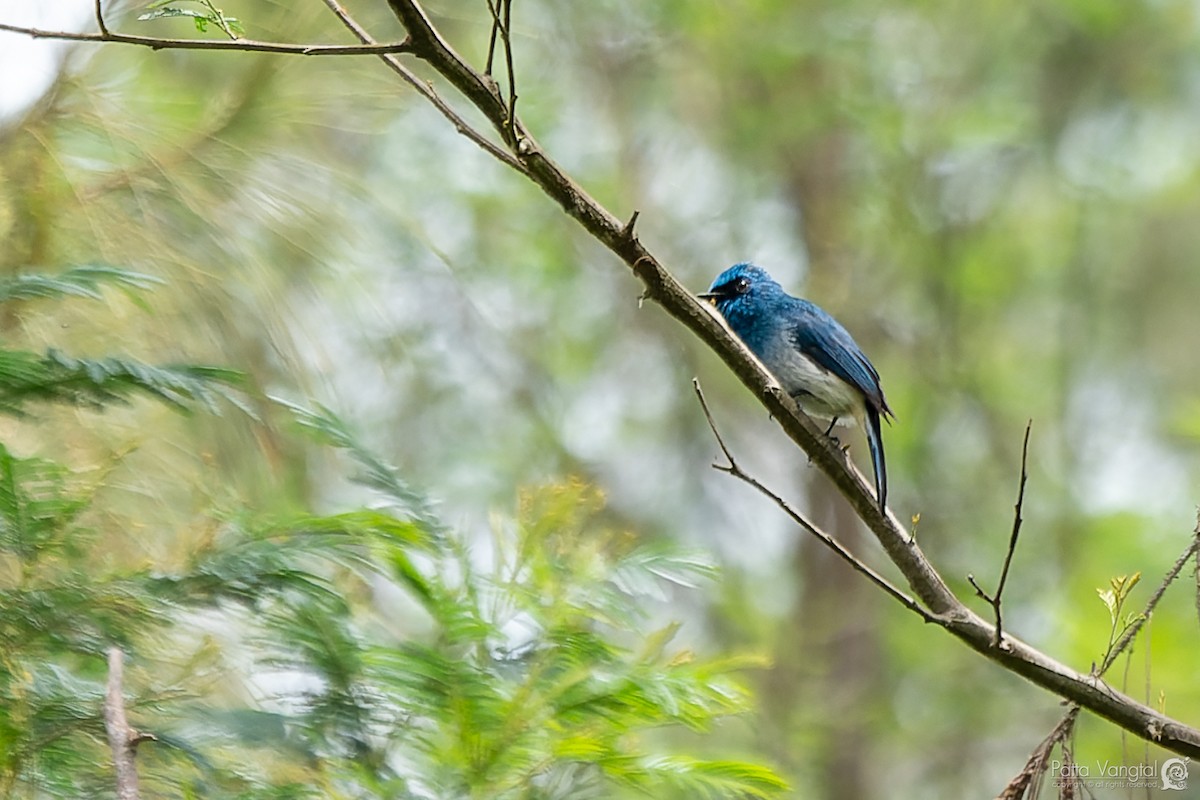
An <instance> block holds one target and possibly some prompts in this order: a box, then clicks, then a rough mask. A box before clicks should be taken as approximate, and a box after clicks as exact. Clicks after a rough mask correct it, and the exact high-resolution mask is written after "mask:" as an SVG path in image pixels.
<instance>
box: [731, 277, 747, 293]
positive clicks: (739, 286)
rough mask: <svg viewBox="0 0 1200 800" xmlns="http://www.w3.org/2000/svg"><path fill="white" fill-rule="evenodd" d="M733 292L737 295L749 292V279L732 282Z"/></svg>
mask: <svg viewBox="0 0 1200 800" xmlns="http://www.w3.org/2000/svg"><path fill="white" fill-rule="evenodd" d="M733 290H734V291H735V292H737V293H738V294H745V293H746V292H748V291H750V279H749V278H738V279H737V280H736V281H734V282H733Z"/></svg>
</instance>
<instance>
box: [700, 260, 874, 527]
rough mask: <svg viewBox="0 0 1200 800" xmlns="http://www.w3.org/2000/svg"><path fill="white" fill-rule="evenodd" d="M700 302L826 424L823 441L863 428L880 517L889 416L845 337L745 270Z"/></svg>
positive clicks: (863, 360) (735, 271)
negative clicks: (848, 428) (851, 427)
mask: <svg viewBox="0 0 1200 800" xmlns="http://www.w3.org/2000/svg"><path fill="white" fill-rule="evenodd" d="M699 297H700V298H701V299H704V300H708V301H710V302H711V303H712V304H713V305H715V306H716V307H717V310H718V311H720V312H721V315H722V316H724V317H725V320H726V321H727V322H728V323H729V327H730V328H732V329H733V332H734V333H736V334H737V335H738V336H739V337H740V338H741V340H742V341H743V342H745V343H746V346H747V347H749V348H750V350H751V351H752V352H753V353H754V355H756V356H758V360H759V361H761V362H763V365H764V366H765V367H766V368H767V369H768V370H770V371H771V374H772V375H774V376H775V378H776V380H778V381H779V383H780V385H781V386H782V387H783V389H784V391H786V392H787V393H788V394H790V395H791V396H792V398H793V399H794V400H795V401H796V404H797V405H798V406H800V408H801V409H802V410H803V411H804V412H805V413H806V414H808V415H810V416H813V417H818V418H820V419H827V420H830V422H829V428H828V429H827V430H826V431H825V434H826V435H827V436H828V435H829V433H830V432H831V431H832V430H833V426H834V425H836V424H837V421H838V419H839V418H842V417H850V418H853V419H854V420H856V421H857V422H858V424H859V425H861V426H862V429H863V430H864V431H866V434H867V444H868V445H869V446H870V448H871V464H872V466H873V467H874V468H875V495H876V496H877V497H878V498H879V510H880V511H881V512H882V511H883V510H884V508H885V507H886V506H887V466H886V465H885V464H884V460H883V439H882V437H881V434H880V430H879V420H880V418H881V417H882V418H883V419H886V420H889V421H890V420H891V417H892V410H891V409H890V408H888V404H887V400H886V399H884V396H883V389H882V388H881V387H880V386H879V373H878V372H876V371H875V367H874V366H872V365H871V362H870V360H868V359H867V357H866V355H864V354H863V351H862V350H861V349H860V348H859V346H858V345H857V344H855V342H854V339H853V338H851V336H850V334H849V333H848V332H847V331H846V329H845V328H843V327H842V326H841V324H839V323H838V321H837V320H836V319H834V318H833V317H831V316H829V314H827V313H826V312H825V311H824V310H822V309H821V308H819V307H817V306H816V305H814V304H813V303H810V302H809V301H807V300H803V299H801V298H799V297H792V296H791V295H790V294H788V293H787V292H785V291H784V290H783V287H782V286H780V285H779V284H778V283H776V282H775V281H774V279H773V278H771V276H770V275H769V274H767V271H766V270H764V269H762V268H761V267H756V266H754V265H753V264H749V263H743V264H734V265H733V266H732V267H730V268H729V269H727V270H725V271H724V272H722V273H721V274H720V275H718V276H717V279H716V280H715V281H713V284H712V286H711V287H709V290H708V291H707V292H703V293H701V294H700V295H699Z"/></svg>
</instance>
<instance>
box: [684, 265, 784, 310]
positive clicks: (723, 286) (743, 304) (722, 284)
mask: <svg viewBox="0 0 1200 800" xmlns="http://www.w3.org/2000/svg"><path fill="white" fill-rule="evenodd" d="M783 294H784V291H783V287H782V286H780V285H779V284H778V283H776V282H775V279H774V278H772V277H771V276H770V275H769V274H768V273H767V271H766V270H765V269H763V268H762V267H756V266H754V265H753V264H751V263H749V262H743V263H741V264H734V265H733V266H732V267H730V268H729V269H727V270H725V271H724V272H722V273H721V274H720V275H718V276H717V279H716V280H715V281H713V283H712V286H710V287H709V288H708V291H707V292H701V293H700V294H699V295H697V296H698V297H699V298H700V299H701V300H707V301H709V302H710V303H712V304H713V305H714V306H716V307H717V310H718V311H720V312H721V314H722V315H724V316H725V318H726V319H730V318H731V315H732V316H737V315H739V314H743V313H747V312H750V311H751V310H752V309H756V308H760V307H763V306H767V305H770V304H771V301H773V300H775V299H776V298H778V297H780V296H781V295H783Z"/></svg>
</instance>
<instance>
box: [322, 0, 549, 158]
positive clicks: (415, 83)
mask: <svg viewBox="0 0 1200 800" xmlns="http://www.w3.org/2000/svg"><path fill="white" fill-rule="evenodd" d="M324 2H325V5H326V6H327V7H328V8H329V10H330V11H332V12H333V14H334V16H336V17H337V18H338V19H339V20H341V22H342V24H343V25H345V26H346V28H347V29H348V30H349V31H350V32H351V33H353V34H354V35H355V36H357V37H358V40H359V41H360V42H363V43H364V44H368V45H373V44H374V42H375V40H374V39H372V38H371V34H369V33H367V29H366V28H364V27H363V26H361V25H359V24H358V22H357V21H355V19H354V18H353V17H351V16H350V12H348V11H346V9H345V8H343V7H342V4H341V3H339V2H338V1H337V0H324ZM379 58H380V59H381V60H382V61H383V63H384V64H386V65H387V66H388V69H390V70H391V71H392V72H394V73H396V74H397V75H399V76H400V79H401V80H402V81H404V82H405V83H407V84H408V85H409V86H411V87H412V88H414V89H416V90H417V93H418V94H420V95H421V96H422V97H424V98H425V99H426V100H428V101H429V102H430V103H431V104H432V105H433V107H434V108H436V109H437V110H438V112H439V113H440V114H441V115H442V116H443V117H445V118H446V119H447V120H449V121H450V124H451V125H453V126H454V129H455V130H456V131H458V132H459V133H461V134H462V135H463V136H466V137H467V138H468V139H470V140H471V141H472V142H474V143H475V144H476V145H478V146H479V147H480V149H482V150H483V151H484V152H485V153H487V154H488V155H490V156H492V157H493V158H495V159H496V160H498V161H500V162H501V163H503V164H504V165H505V166H507V167H511V168H512V169H515V170H516V171H517V172H520V173H521V174H522V175H527V174H528V173H527V171H526V169H525V165H524V164H522V163H521V162H520V161H518V160H517V159H515V158H513V156H512V155H510V154H509V153H508V151H506V150H504V149H503V148H502V147H500V146H499V145H497V144H496V143H495V142H493V141H492V140H490V139H488V138H487V137H486V136H484V135H483V134H482V133H481V132H480V131H478V130H476V129H475V127H474V126H472V125H471V124H470V123H468V122H467V121H466V120H465V119H463V117H462V115H460V114H459V113H458V112H457V111H455V110H454V109H453V108H451V107H450V104H449V103H447V102H446V101H445V100H443V99H442V96H441V95H439V94H438V93H437V92H436V91H434V88H433V87H432V86H430V85H429V83H428V82H426V81H423V80H421V79H420V78H418V77H417V76H416V75H415V74H414V73H413V71H412V70H410V69H409V68H408V67H406V66H404V64H402V63H401V62H400V59H398V58H397V57H396V56H395V55H394V54H392V53H385V54H382V55H380V56H379Z"/></svg>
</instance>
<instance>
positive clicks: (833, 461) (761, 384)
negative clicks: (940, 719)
mask: <svg viewBox="0 0 1200 800" xmlns="http://www.w3.org/2000/svg"><path fill="white" fill-rule="evenodd" d="M388 4H389V5H390V6H391V8H392V11H393V12H394V13H395V14H396V16H397V17H398V18H399V20H400V22H401V24H403V25H404V28H405V29H406V30H407V31H408V36H409V41H411V43H412V46H413V49H412V53H413V54H414V55H416V56H417V57H418V58H420V59H422V60H424V61H425V62H426V63H428V64H429V65H430V66H431V67H433V69H434V70H436V71H437V72H438V73H439V74H440V75H441V76H442V77H444V78H445V79H446V80H448V81H449V82H450V84H451V85H452V86H454V87H455V88H456V89H457V90H458V91H459V92H460V93H461V94H462V95H463V96H464V97H465V98H466V99H467V100H468V101H469V102H470V103H472V104H473V105H474V106H475V107H476V108H477V109H479V110H480V111H481V112H482V113H483V114H484V116H486V117H487V119H488V121H489V122H490V123H491V124H492V127H493V128H495V129H496V131H497V133H499V135H500V137H501V139H502V140H503V141H504V142H505V144H507V145H508V146H509V147H510V148H511V150H512V153H513V155H514V156H515V157H516V158H517V160H518V161H520V163H521V164H522V165H523V167H524V171H525V173H526V175H527V176H528V177H529V178H530V180H532V181H533V182H534V183H536V184H537V185H538V186H539V187H540V188H541V189H542V191H543V192H545V193H546V194H547V195H548V196H549V197H551V198H552V199H553V200H555V201H556V202H557V203H558V204H559V205H560V206H562V208H563V210H564V211H565V212H566V213H567V214H568V215H570V216H571V217H572V218H574V219H575V220H576V221H577V222H579V224H581V225H582V226H583V227H584V229H585V230H587V231H588V233H590V234H591V235H592V236H593V237H594V238H596V239H597V240H599V241H600V242H602V243H603V244H604V245H605V246H606V247H608V248H609V249H610V250H611V251H612V252H613V253H615V254H616V255H617V256H618V257H619V258H621V260H622V261H624V262H625V263H626V264H627V265H628V266H629V268H630V269H631V270H632V271H633V273H634V274H635V275H636V276H637V277H638V278H639V279H640V280H641V281H642V283H643V284H644V285H645V287H646V290H645V293H644V296H645V297H648V298H650V299H652V300H654V301H655V302H656V303H658V304H659V305H660V306H662V308H663V309H664V310H665V311H666V312H667V313H668V314H670V315H671V316H672V317H674V318H675V319H677V320H679V321H680V322H681V323H683V324H684V325H685V326H686V327H687V328H689V329H690V330H691V331H692V332H693V333H695V334H696V335H697V336H698V337H699V338H700V339H701V340H703V341H704V342H705V343H706V344H708V345H709V346H710V347H711V348H712V349H713V350H714V351H715V352H716V353H717V354H718V355H719V356H720V357H721V359H722V360H723V361H724V362H725V363H726V364H727V365H728V366H729V368H730V369H731V370H732V371H733V372H734V374H735V375H737V376H738V378H739V379H740V380H741V381H742V383H743V384H744V385H745V386H746V387H747V388H748V389H750V390H751V391H752V392H754V394H755V395H757V396H758V397H759V399H760V401H761V402H762V404H763V405H764V406H765V407H766V408H767V410H768V411H769V412H771V414H772V416H774V417H775V419H776V420H777V421H778V422H779V425H780V426H781V427H782V428H783V430H784V432H785V433H786V434H787V435H788V437H789V438H791V439H792V440H793V441H794V442H795V443H796V444H797V445H799V446H800V447H801V449H803V450H804V451H805V452H806V453H807V454H808V455H809V457H810V458H811V459H812V461H813V462H815V463H816V465H817V467H818V468H819V469H820V470H821V471H822V472H823V473H824V474H825V475H826V476H827V477H829V478H830V480H832V481H833V483H834V485H835V486H837V488H838V490H839V491H840V492H841V493H842V495H843V496H844V497H845V498H846V499H847V501H848V502H849V503H850V504H851V506H852V507H853V508H854V510H855V511H856V512H857V514H858V516H859V517H860V518H861V519H862V520H863V521H864V522H865V523H866V524H867V526H868V527H869V528H870V529H871V531H872V532H873V533H874V534H875V536H876V538H877V539H878V540H879V542H880V544H881V545H882V546H883V548H884V551H885V552H886V553H887V555H888V557H889V558H890V559H891V560H892V561H893V563H895V564H896V566H897V567H898V568H899V569H900V571H901V573H902V574H903V575H904V577H905V578H906V579H907V581H908V583H909V586H910V588H911V589H912V591H913V593H914V594H915V595H916V596H917V598H918V599H920V601H921V602H922V603H924V604H925V606H926V608H928V610H929V611H930V612H931V616H932V617H933V618H934V620H935V621H936V622H937V623H938V624H940V625H941V626H942V627H944V628H945V629H946V630H947V631H949V632H950V633H952V634H953V635H954V636H956V637H958V638H959V639H960V640H962V641H963V642H964V643H965V644H967V645H968V646H969V647H971V648H972V649H973V650H975V651H976V652H979V653H981V654H983V655H984V656H986V657H988V658H990V659H992V660H993V661H996V662H997V663H999V664H1001V665H1002V666H1003V667H1005V668H1006V669H1008V670H1010V671H1012V672H1014V673H1016V674H1018V675H1021V676H1022V677H1024V678H1026V679H1028V680H1029V681H1031V682H1033V683H1035V684H1037V685H1039V686H1042V687H1043V688H1045V689H1048V690H1050V691H1051V692H1054V693H1055V694H1057V695H1059V696H1061V697H1064V698H1066V699H1068V700H1071V701H1073V702H1076V703H1079V704H1080V705H1081V706H1083V707H1084V708H1087V709H1088V710H1090V711H1092V712H1094V713H1096V714H1098V715H1100V716H1102V717H1104V718H1106V719H1108V720H1110V721H1112V722H1114V723H1115V724H1117V725H1119V726H1120V727H1122V728H1125V729H1126V730H1128V731H1130V732H1131V733H1133V734H1135V735H1136V736H1139V737H1141V738H1143V739H1150V740H1153V741H1156V742H1158V743H1159V744H1161V745H1162V746H1163V747H1165V748H1167V749H1169V750H1173V751H1175V752H1177V753H1180V754H1183V755H1188V756H1193V757H1200V730H1196V729H1195V728H1192V727H1190V726H1187V725H1185V724H1183V723H1181V722H1178V721H1176V720H1173V719H1171V718H1169V717H1167V716H1166V715H1164V714H1161V713H1159V712H1158V711H1155V710H1154V709H1152V708H1150V707H1149V706H1146V705H1144V704H1142V703H1139V702H1138V701H1136V700H1134V699H1133V698H1131V697H1128V696H1126V695H1124V694H1121V693H1120V692H1117V691H1116V690H1114V689H1113V688H1112V687H1110V686H1108V685H1107V684H1105V683H1103V681H1101V680H1100V679H1099V678H1097V677H1094V676H1091V675H1086V674H1083V673H1080V672H1077V671H1076V670H1073V669H1071V668H1070V667H1067V666H1065V665H1063V664H1061V663H1059V662H1058V661H1055V660H1054V659H1052V658H1050V657H1049V656H1047V655H1046V654H1044V653H1042V652H1040V651H1038V650H1036V649H1034V648H1033V647H1030V646H1029V645H1027V644H1025V643H1024V642H1022V641H1020V640H1019V639H1016V638H1012V637H1009V638H1008V639H1007V640H1006V641H1008V642H1009V643H1010V644H1011V648H1009V649H1000V648H996V647H993V646H992V643H993V641H994V638H995V633H996V630H995V626H993V625H991V624H989V623H988V622H986V621H984V620H983V619H982V618H981V617H980V616H979V615H977V614H975V613H974V612H973V611H971V610H970V609H968V608H967V607H966V606H964V605H963V604H962V602H961V601H960V600H959V599H958V598H957V597H956V596H955V595H954V593H953V592H952V591H951V590H950V589H949V587H948V586H947V585H946V583H945V581H944V580H943V579H942V577H941V575H939V574H938V572H937V570H936V569H934V567H933V565H932V564H931V563H930V562H929V560H928V559H927V558H926V557H925V555H924V553H923V552H922V551H921V549H920V547H919V546H918V545H917V543H916V542H915V541H914V540H913V539H912V538H911V537H910V536H908V535H907V533H906V532H905V531H904V529H903V527H902V526H901V525H900V523H899V521H898V519H897V518H896V517H895V515H893V514H892V513H890V512H885V513H881V512H880V511H879V510H878V509H877V508H876V504H875V500H874V496H873V495H872V493H871V490H870V489H869V488H868V487H867V483H866V481H865V480H864V479H863V476H862V474H861V473H860V472H859V471H858V470H857V469H855V468H854V466H853V465H852V464H851V463H850V462H849V460H848V459H847V458H846V457H845V455H844V454H842V453H841V452H840V451H838V450H837V449H836V448H835V447H834V446H833V445H832V444H831V443H830V442H829V441H828V440H827V439H826V438H825V437H824V436H823V435H822V432H821V429H820V428H819V427H818V426H817V425H816V424H815V423H814V422H813V421H812V420H811V419H809V418H808V417H807V416H805V415H803V414H802V413H800V412H799V411H798V409H797V408H796V406H795V404H794V403H793V401H792V399H791V398H790V397H788V396H787V395H786V394H785V393H784V392H783V390H782V389H781V388H780V386H779V385H778V383H777V382H776V381H775V380H774V378H772V377H771V375H770V374H769V373H768V372H767V371H766V369H765V368H764V367H763V366H762V364H761V363H760V362H759V361H758V359H756V358H755V357H754V356H753V355H752V354H751V353H750V351H749V350H748V349H746V348H745V347H744V346H743V345H742V344H741V342H740V341H739V340H738V339H737V338H736V337H735V336H734V335H733V334H732V333H731V332H730V331H729V329H728V328H727V327H726V326H725V325H724V322H723V320H721V319H719V318H718V317H717V315H716V314H715V312H713V311H712V310H711V309H710V308H709V307H707V306H706V305H704V304H702V303H701V302H700V301H699V300H697V299H696V298H695V297H694V296H693V294H692V293H691V292H690V291H688V290H687V289H686V288H685V287H684V286H683V285H682V284H680V283H679V281H677V280H676V279H675V277H674V276H673V275H671V274H670V273H669V272H668V271H667V270H666V269H665V268H664V267H663V266H662V264H660V263H659V262H658V260H657V259H655V258H654V256H653V255H651V254H650V252H649V251H648V250H646V248H645V247H644V246H643V245H642V243H641V242H640V241H639V240H638V239H637V237H636V235H635V234H634V233H633V230H632V226H630V227H629V228H626V227H625V226H624V225H622V223H621V222H620V220H618V219H617V218H616V217H615V216H614V215H613V214H612V213H611V212H609V211H608V210H607V209H605V208H604V207H603V206H601V205H600V204H599V203H598V202H596V201H595V200H594V199H593V198H592V197H590V196H589V195H588V194H587V193H586V192H585V191H584V190H583V189H582V188H581V187H580V186H579V185H578V184H576V183H575V181H573V180H572V179H571V178H570V176H568V175H567V174H566V173H565V172H563V170H562V169H561V168H560V167H559V166H558V165H557V164H555V163H554V161H552V160H551V159H550V157H549V156H548V155H547V154H546V153H545V152H544V151H543V150H542V148H541V146H540V145H539V144H538V143H537V141H536V140H535V139H534V137H533V136H532V135H531V134H530V132H529V131H528V130H527V129H526V128H525V126H524V124H523V123H522V122H521V120H520V119H519V118H512V119H510V118H509V114H508V108H507V105H506V103H505V102H504V99H503V98H502V97H501V95H500V92H499V90H498V89H497V88H496V84H495V82H494V81H492V80H491V79H490V77H488V76H486V75H484V74H483V73H481V72H479V71H477V70H476V69H474V68H473V67H472V66H471V65H470V64H468V63H467V62H466V61H465V60H464V59H463V58H462V57H461V56H459V55H458V53H456V52H455V51H454V49H453V48H452V47H451V46H450V45H449V44H448V43H447V42H446V41H445V40H444V39H443V38H442V36H441V34H440V33H439V32H438V31H437V30H436V28H434V26H433V24H432V23H431V22H430V20H429V18H428V16H427V15H426V14H425V11H424V10H423V9H422V8H421V6H420V4H419V3H417V2H416V0H388Z"/></svg>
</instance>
